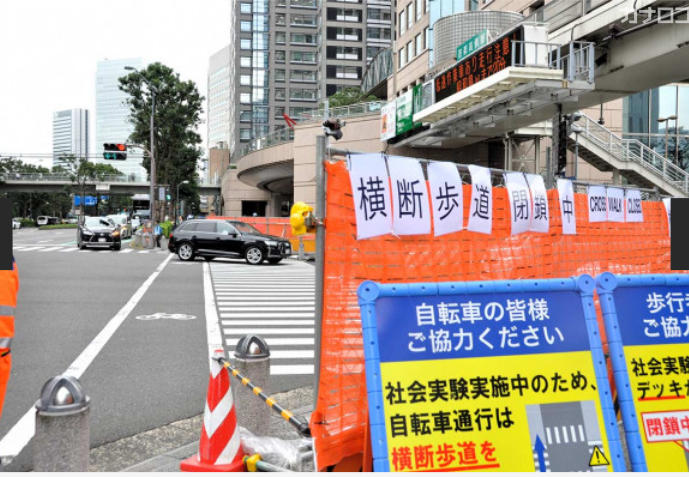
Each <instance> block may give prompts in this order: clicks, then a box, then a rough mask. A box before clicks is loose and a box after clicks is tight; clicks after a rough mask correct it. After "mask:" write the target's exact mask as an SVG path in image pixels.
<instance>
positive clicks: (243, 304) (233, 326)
mask: <svg viewBox="0 0 689 477" xmlns="http://www.w3.org/2000/svg"><path fill="white" fill-rule="evenodd" d="M315 275H316V274H315V269H314V267H312V266H311V265H309V264H306V263H304V262H299V261H296V260H284V261H283V262H281V263H280V264H279V265H275V266H271V265H267V264H263V265H260V266H251V265H243V264H239V263H220V262H214V263H212V264H211V277H212V279H213V290H214V292H215V299H216V305H217V307H218V315H219V316H220V324H221V328H222V332H223V339H224V340H225V345H226V350H227V352H228V354H229V356H230V357H232V356H234V348H235V345H236V344H237V341H238V340H239V339H240V338H241V337H242V336H244V335H247V334H255V335H259V336H260V337H261V338H263V339H264V340H265V341H266V342H267V343H268V347H269V348H270V359H271V367H270V372H271V374H272V375H312V374H313V373H314V356H315V343H314V340H315V280H316V278H315Z"/></svg>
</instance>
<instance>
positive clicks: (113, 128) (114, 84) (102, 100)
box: [94, 58, 146, 177]
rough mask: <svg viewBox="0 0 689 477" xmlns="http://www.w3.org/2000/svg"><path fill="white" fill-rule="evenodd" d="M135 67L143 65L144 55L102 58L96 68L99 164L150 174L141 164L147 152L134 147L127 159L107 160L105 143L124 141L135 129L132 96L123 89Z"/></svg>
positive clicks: (126, 172)
mask: <svg viewBox="0 0 689 477" xmlns="http://www.w3.org/2000/svg"><path fill="white" fill-rule="evenodd" d="M125 66H132V67H134V68H136V69H137V70H141V69H142V68H143V60H142V59H141V58H128V59H123V60H105V61H99V62H98V67H97V69H96V147H95V151H96V153H97V155H98V156H97V157H96V159H95V160H94V162H96V163H104V164H110V165H112V166H113V167H115V168H116V169H118V170H119V171H121V172H123V173H125V174H135V175H137V176H142V177H145V176H146V170H145V169H144V168H143V167H142V166H141V161H142V159H143V155H142V154H141V153H140V152H139V151H133V150H130V151H129V152H128V154H127V160H126V161H106V160H105V159H103V156H102V154H103V144H104V143H124V142H127V139H128V138H129V135H130V134H131V133H132V132H133V131H134V126H133V124H131V123H130V122H129V106H128V105H127V98H128V97H129V95H128V94H127V93H125V92H123V91H121V90H120V88H119V81H118V80H119V78H121V77H123V76H126V75H128V74H129V73H130V71H127V70H125V69H124V67H125Z"/></svg>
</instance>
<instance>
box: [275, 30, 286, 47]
mask: <svg viewBox="0 0 689 477" xmlns="http://www.w3.org/2000/svg"><path fill="white" fill-rule="evenodd" d="M286 35H287V34H286V33H285V32H284V31H279V32H276V33H275V43H281V44H283V45H284V44H285V43H286V42H287V36H286Z"/></svg>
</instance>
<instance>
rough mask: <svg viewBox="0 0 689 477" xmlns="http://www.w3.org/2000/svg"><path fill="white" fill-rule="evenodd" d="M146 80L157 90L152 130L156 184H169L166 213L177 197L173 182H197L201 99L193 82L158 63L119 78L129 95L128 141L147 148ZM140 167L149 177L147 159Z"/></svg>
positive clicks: (148, 108) (148, 106)
mask: <svg viewBox="0 0 689 477" xmlns="http://www.w3.org/2000/svg"><path fill="white" fill-rule="evenodd" d="M147 82H148V83H150V84H152V85H153V87H154V88H155V89H156V91H157V93H156V113H155V131H154V140H155V160H156V183H157V184H160V185H167V186H169V187H170V194H171V195H172V197H173V200H172V201H171V202H170V209H169V213H170V214H172V213H173V211H172V204H173V203H175V202H176V200H177V197H175V195H176V193H177V185H178V184H179V183H180V182H181V181H183V180H189V181H190V182H192V183H193V184H197V183H198V176H197V175H196V174H195V169H196V164H197V162H198V161H199V159H200V158H201V156H202V155H203V150H202V149H200V148H199V144H201V136H200V135H199V134H198V132H197V129H198V127H199V126H200V125H201V113H202V111H203V101H204V100H205V98H204V97H203V96H201V95H200V94H199V92H198V89H197V88H196V84H195V83H194V82H193V81H182V80H181V79H180V77H179V74H178V73H175V72H174V70H173V69H172V68H170V67H168V66H165V65H163V64H161V63H153V64H150V65H148V66H147V67H146V69H144V70H142V71H140V72H139V73H136V72H135V73H132V74H130V75H128V76H125V77H123V78H120V89H121V90H122V91H124V92H125V93H127V94H129V99H128V104H129V111H130V114H129V121H130V122H131V123H132V124H133V125H134V132H133V133H132V134H131V136H129V141H131V142H133V143H135V144H142V145H144V146H146V147H147V148H148V149H149V150H150V148H151V144H150V138H151V129H150V125H151V124H150V121H151V92H150V90H149V88H148V86H147ZM143 166H144V168H146V170H147V171H148V173H149V177H150V173H151V164H150V160H149V158H144V160H143ZM187 187H188V186H187ZM186 190H194V189H193V187H192V188H189V189H186ZM180 195H182V188H180Z"/></svg>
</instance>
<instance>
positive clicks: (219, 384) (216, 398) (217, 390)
mask: <svg viewBox="0 0 689 477" xmlns="http://www.w3.org/2000/svg"><path fill="white" fill-rule="evenodd" d="M229 392H230V377H229V376H228V374H227V373H226V372H225V371H224V370H223V371H221V372H220V373H218V375H217V376H216V377H215V378H213V375H211V377H210V382H209V383H208V397H207V398H206V402H207V403H208V407H209V408H210V410H211V412H212V411H213V409H215V408H216V406H217V405H218V403H219V402H220V401H222V398H224V397H225V395H227V393H229ZM230 399H232V396H230Z"/></svg>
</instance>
